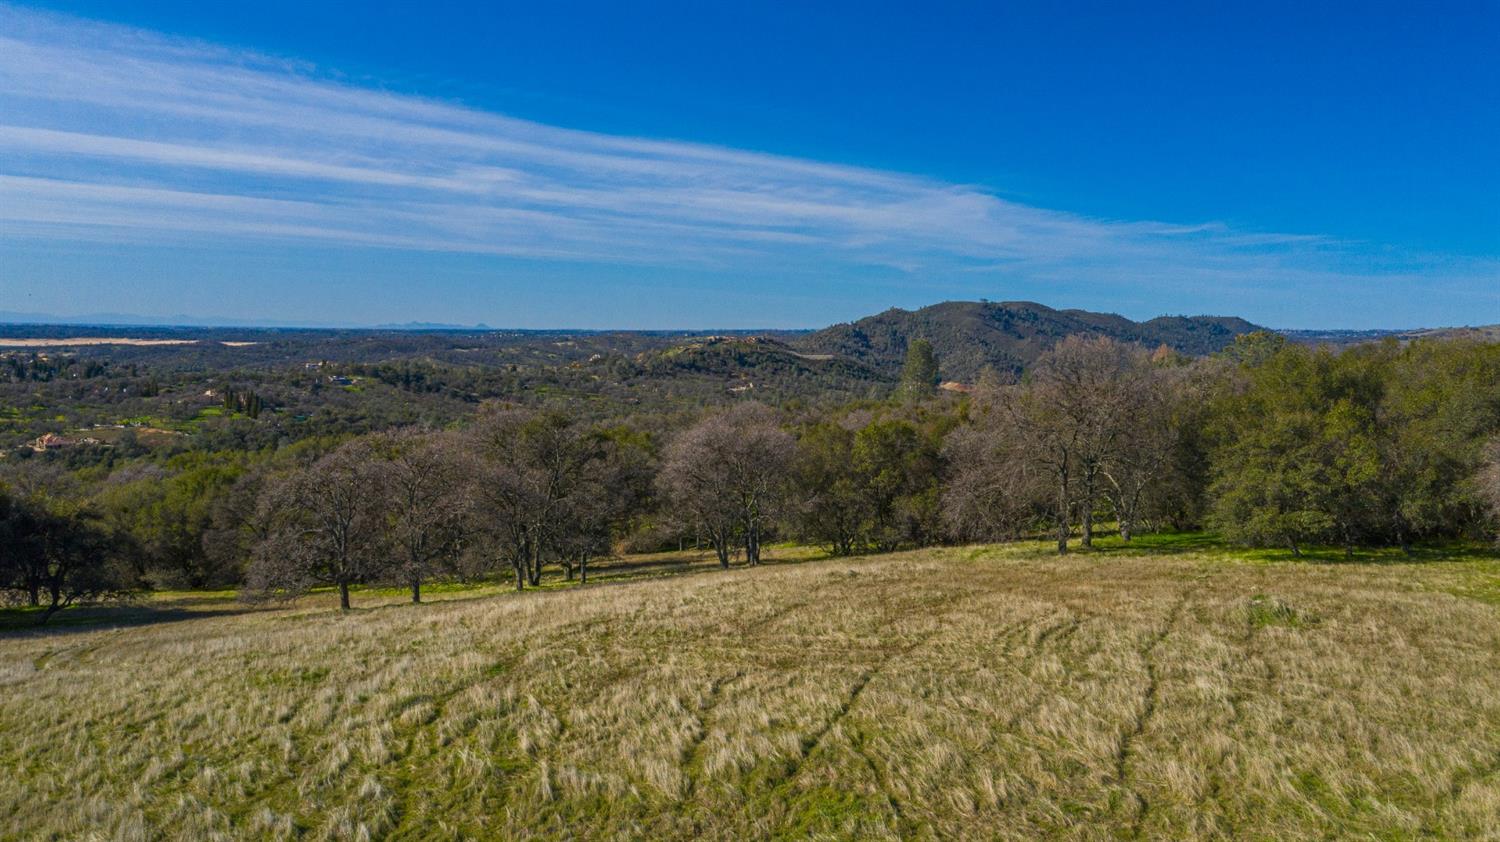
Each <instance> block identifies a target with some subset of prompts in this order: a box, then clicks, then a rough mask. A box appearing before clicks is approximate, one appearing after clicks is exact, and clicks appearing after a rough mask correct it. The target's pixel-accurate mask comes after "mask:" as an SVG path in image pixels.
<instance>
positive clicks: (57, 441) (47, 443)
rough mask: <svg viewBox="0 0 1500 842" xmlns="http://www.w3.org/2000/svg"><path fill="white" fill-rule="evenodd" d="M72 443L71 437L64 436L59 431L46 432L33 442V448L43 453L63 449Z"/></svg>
mask: <svg viewBox="0 0 1500 842" xmlns="http://www.w3.org/2000/svg"><path fill="white" fill-rule="evenodd" d="M72 443H73V441H72V440H71V439H68V438H64V437H63V436H60V435H58V434H57V433H44V434H43V435H41V436H38V437H37V438H36V440H35V441H33V442H32V443H31V449H32V450H35V451H36V452H37V453H42V452H44V451H47V450H62V449H63V448H65V447H67V446H68V445H70V444H72Z"/></svg>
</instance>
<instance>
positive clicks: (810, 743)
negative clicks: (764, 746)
mask: <svg viewBox="0 0 1500 842" xmlns="http://www.w3.org/2000/svg"><path fill="white" fill-rule="evenodd" d="M1011 596H1012V595H1011V594H1008V593H997V592H985V593H978V594H970V595H969V596H966V597H963V598H960V599H958V600H957V601H950V600H948V599H947V596H946V595H940V596H937V597H934V598H933V599H930V600H924V601H922V602H920V603H917V604H916V605H913V606H911V607H909V608H907V609H906V610H905V611H903V612H902V613H901V614H899V615H897V619H898V620H904V619H907V618H909V617H912V616H915V615H916V614H917V613H918V612H919V611H921V610H922V609H924V608H931V607H935V606H937V605H947V606H948V608H947V610H946V611H943V612H942V613H941V614H939V615H937V617H936V619H934V620H933V625H932V628H931V629H930V630H929V631H927V632H926V633H925V634H923V635H921V636H920V637H918V638H917V639H916V640H914V641H912V642H911V643H910V644H908V645H906V646H904V647H902V648H900V649H897V650H894V651H891V652H888V653H887V654H886V655H884V656H883V657H880V658H878V659H877V660H876V662H875V663H874V664H873V665H871V666H869V667H867V668H866V669H864V670H863V671H861V672H860V674H859V675H858V676H857V677H856V678H855V680H854V683H853V684H852V685H851V686H850V688H849V691H848V692H847V693H846V694H845V696H844V699H843V701H842V702H841V703H840V704H839V705H838V707H837V708H836V709H835V710H834V712H833V714H832V715H831V716H830V717H829V718H828V719H827V720H825V721H824V723H823V725H822V726H821V727H819V728H818V729H817V730H816V731H814V732H813V733H812V734H810V735H809V736H808V737H805V738H804V739H803V740H802V748H801V751H800V752H799V754H798V755H797V756H796V757H795V758H793V759H792V761H791V763H790V764H789V766H788V768H787V770H786V771H785V772H784V773H783V774H782V775H781V776H780V777H779V779H778V781H777V783H776V784H775V785H774V787H773V789H780V788H782V787H786V786H789V785H790V784H792V783H793V782H795V781H796V780H797V778H798V776H799V775H800V774H801V773H802V770H803V768H804V767H805V765H806V763H807V761H808V760H810V759H811V758H812V756H813V754H814V753H816V752H817V751H818V750H819V749H821V748H822V746H823V741H824V740H825V739H826V738H827V736H828V734H829V733H831V732H832V731H833V730H834V728H835V727H837V726H839V725H840V724H841V723H842V722H843V721H844V720H845V719H846V718H847V717H848V716H849V713H850V712H851V711H852V710H853V709H854V707H855V706H856V705H857V704H858V703H859V700H860V698H861V697H862V696H863V694H864V692H865V689H866V688H868V687H869V685H870V683H871V682H872V681H873V680H874V679H875V678H877V677H879V676H880V675H882V674H883V673H884V672H885V671H886V670H887V669H888V668H889V667H890V666H891V665H892V664H895V663H897V662H899V661H902V660H905V659H907V658H909V657H911V655H912V654H913V653H915V652H917V651H918V650H920V649H922V648H923V647H925V646H927V645H928V644H929V643H931V642H932V641H933V640H934V639H936V638H937V637H938V635H940V634H941V633H942V632H943V631H944V630H945V629H946V627H947V625H948V622H949V620H950V619H952V618H953V617H954V616H955V615H958V614H959V613H961V612H963V611H965V610H968V609H969V607H970V604H971V603H974V602H978V601H981V600H983V599H993V598H996V597H1005V598H1009V597H1011ZM887 620H889V618H887ZM1014 625H1015V626H1017V627H1019V626H1023V625H1024V621H1018V622H1017V623H1016V624H1014ZM852 730H853V735H851V738H850V744H851V748H852V750H853V751H854V753H855V754H857V755H859V756H860V757H861V758H862V759H864V761H865V763H866V764H867V765H868V766H869V767H870V769H871V771H872V772H873V773H874V776H875V784H876V786H877V787H878V788H879V790H880V795H881V796H882V797H883V798H884V799H885V801H886V804H887V805H888V806H889V807H890V808H891V813H892V816H893V817H894V818H895V819H896V820H897V822H898V827H901V828H902V830H903V832H905V829H906V828H905V826H906V825H908V824H909V823H910V819H909V818H907V817H906V815H905V813H904V811H903V810H902V809H901V806H900V803H899V801H898V800H897V799H896V797H895V795H894V793H892V792H891V787H890V781H889V777H888V776H887V775H882V774H880V772H879V771H878V764H876V763H875V762H874V760H873V759H872V758H871V757H870V756H869V754H868V753H867V752H866V751H865V750H864V748H863V743H864V735H863V732H862V731H860V730H859V729H857V728H855V729H852Z"/></svg>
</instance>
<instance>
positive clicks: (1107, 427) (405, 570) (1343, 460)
mask: <svg viewBox="0 0 1500 842" xmlns="http://www.w3.org/2000/svg"><path fill="white" fill-rule="evenodd" d="M936 372H937V361H936V360H935V358H934V357H933V355H932V349H931V346H930V345H926V346H924V345H922V344H921V343H913V346H912V349H911V352H910V353H909V355H908V363H907V368H906V371H905V373H904V374H903V377H902V379H901V386H900V388H899V389H898V390H897V391H896V393H895V394H894V395H892V396H890V397H889V398H885V399H871V400H863V401H859V402H856V403H850V404H844V405H842V406H838V407H826V406H819V407H814V406H807V405H804V404H801V403H800V402H796V401H788V402H786V403H783V404H782V405H780V406H771V405H767V404H765V403H760V402H755V401H752V400H748V399H741V400H740V401H738V402H734V403H731V404H729V405H728V406H727V407H726V406H721V407H718V408H709V409H695V408H693V407H692V406H691V405H688V406H685V407H683V408H681V409H679V410H676V411H673V412H670V413H662V412H658V413H646V414H633V415H629V416H613V415H610V414H607V413H605V414H601V413H582V412H577V411H563V410H561V409H559V408H557V407H548V406H546V405H542V406H526V405H520V404H515V403H489V404H484V405H483V406H482V407H481V408H480V409H479V411H477V412H476V413H472V414H471V415H470V416H469V417H468V418H467V419H465V420H463V421H461V422H460V423H457V424H445V425H442V426H437V425H426V426H424V425H422V424H420V423H417V424H412V423H407V424H404V425H393V428H392V429H389V430H387V431H384V432H377V433H368V434H358V435H348V434H343V435H333V436H327V437H314V438H306V439H303V440H300V441H297V442H295V443H290V442H285V441H279V442H278V441H265V442H259V443H257V445H256V446H254V447H247V448H244V449H226V450H218V451H196V450H193V451H187V452H182V453H177V454H175V455H172V456H170V457H168V458H165V459H151V458H145V457H143V458H139V459H135V460H126V461H125V462H124V463H123V464H111V465H90V466H84V467H81V468H76V469H75V470H71V471H69V470H64V469H63V467H62V465H61V464H60V463H59V462H58V461H57V460H55V459H43V458H41V457H38V458H36V459H30V460H25V461H17V460H9V462H10V464H8V465H7V466H6V469H5V471H4V472H3V474H0V477H3V487H4V489H5V493H4V496H3V498H0V537H3V541H0V547H3V552H4V555H3V556H0V586H3V588H4V589H5V591H6V593H8V594H10V595H11V598H12V601H13V602H18V603H22V604H30V605H36V606H38V608H45V607H47V606H50V607H51V610H54V611H55V610H57V609H58V608H60V607H63V606H65V605H68V604H72V603H75V602H78V601H81V600H89V599H95V598H101V597H105V596H109V595H112V594H118V593H124V592H129V591H131V590H133V589H136V588H141V587H161V586H170V587H205V586H225V585H248V586H249V588H250V590H252V591H253V592H255V593H260V594H267V595H277V594H297V593H301V592H304V591H305V590H307V589H308V588H311V587H317V586H328V587H333V588H335V589H337V590H338V591H339V592H340V594H341V601H342V602H343V604H345V605H347V604H348V602H349V592H350V588H351V587H353V586H355V585H359V584H366V583H387V584H393V585H400V586H402V587H405V588H408V589H409V590H410V593H411V598H412V599H413V600H414V601H417V600H420V599H421V596H422V589H423V587H424V585H425V584H426V583H429V582H431V581H433V580H435V579H443V578H453V577H476V576H491V577H505V578H506V579H508V580H510V581H513V582H514V584H515V587H516V588H518V589H526V588H532V587H537V586H539V585H541V584H543V581H544V578H545V576H546V575H547V571H548V570H549V569H550V570H556V571H559V575H560V576H561V578H562V579H563V580H565V581H571V580H574V579H578V580H582V581H587V579H588V575H589V564H590V562H591V561H594V560H596V559H599V558H600V557H604V556H608V555H611V554H612V553H615V552H617V551H618V550H619V548H620V547H621V546H624V545H626V544H628V545H629V546H631V547H633V548H637V549H641V548H644V549H668V548H674V547H679V546H683V545H686V544H689V543H691V544H693V545H695V546H703V547H706V548H710V549H711V550H712V551H713V553H714V555H715V556H716V558H717V559H718V561H719V563H720V564H721V565H722V566H724V567H728V566H730V565H731V564H733V563H735V562H736V561H737V560H740V561H743V562H744V563H746V564H748V565H755V564H758V563H759V562H760V560H761V558H762V553H763V548H764V547H765V546H766V545H767V544H768V543H769V542H771V541H774V540H780V539H788V540H797V541H801V542H806V543H813V544H817V545H820V546H822V547H824V548H826V549H827V551H829V552H830V553H833V554H838V555H848V554H854V553H861V552H869V551H889V550H895V549H900V548H906V547H918V546H923V545H928V544H933V543H939V542H972V541H996V540H1009V539H1014V538H1017V537H1021V536H1027V535H1033V536H1034V535H1041V534H1047V535H1050V536H1051V537H1052V539H1053V540H1054V541H1055V545H1056V547H1057V549H1058V551H1059V552H1067V551H1069V550H1070V549H1071V548H1073V547H1074V546H1083V547H1088V546H1089V545H1091V544H1092V542H1093V541H1094V540H1095V538H1096V536H1097V534H1098V531H1099V530H1100V528H1101V525H1104V526H1108V528H1110V529H1112V530H1114V531H1116V532H1117V533H1118V534H1119V536H1120V537H1121V538H1122V539H1124V540H1127V541H1128V540H1130V539H1131V538H1132V537H1133V536H1135V535H1137V534H1139V533H1141V532H1143V531H1149V530H1159V529H1192V528H1207V529H1211V530H1213V531H1215V532H1217V533H1218V534H1220V535H1221V536H1223V537H1224V538H1225V539H1227V540H1229V541H1231V542H1235V543H1239V544H1243V545H1248V546H1276V547H1285V548H1287V549H1288V550H1290V551H1291V552H1293V553H1301V552H1302V551H1303V550H1304V549H1305V548H1307V547H1309V546H1315V545H1316V546H1336V547H1342V548H1345V549H1346V550H1347V551H1350V552H1352V551H1353V550H1354V549H1355V548H1357V547H1365V546H1393V547H1407V548H1409V547H1411V546H1412V545H1413V544H1414V543H1417V542H1422V541H1432V540H1447V539H1484V538H1487V537H1492V536H1493V535H1494V530H1495V525H1496V518H1497V516H1500V439H1497V435H1500V345H1495V344H1482V343H1474V342H1460V341H1445V342H1422V341H1419V342H1413V343H1410V344H1406V345H1401V344H1398V343H1396V342H1385V343H1376V344H1369V345H1362V346H1357V347H1354V348H1351V349H1349V350H1346V351H1343V352H1334V351H1332V350H1328V349H1323V348H1312V347H1306V346H1301V345H1295V344H1289V343H1287V342H1286V341H1284V340H1283V339H1281V338H1280V337H1277V336H1274V335H1269V334H1251V335H1248V336H1245V337H1242V338H1241V339H1240V340H1239V341H1237V342H1236V343H1235V344H1234V345H1233V346H1232V347H1230V348H1229V349H1228V350H1227V351H1226V352H1224V353H1222V354H1219V355H1216V356H1214V357H1210V358H1201V359H1189V358H1185V357H1182V356H1180V355H1178V354H1175V353H1172V352H1170V351H1168V350H1166V349H1165V348H1162V349H1158V350H1157V351H1156V352H1154V353H1152V352H1149V351H1147V350H1146V349H1144V348H1141V347H1139V346H1135V345H1129V344H1124V343H1120V342H1116V341H1113V340H1110V339H1104V338H1094V339H1087V338H1079V337H1073V338H1069V339H1066V340H1064V341H1062V342H1059V343H1058V344H1057V345H1056V346H1055V347H1054V348H1053V349H1052V350H1050V351H1049V352H1048V353H1046V354H1045V355H1043V356H1042V358H1041V359H1040V360H1038V362H1037V363H1036V365H1035V366H1033V367H1032V368H1031V369H1030V370H1029V372H1028V373H1027V375H1026V376H1025V377H1024V378H1022V379H1021V380H1019V381H1018V382H1005V381H1004V380H1003V379H1002V378H1001V377H999V376H993V375H991V376H985V377H983V378H981V382H980V383H978V384H973V388H972V389H971V390H970V391H969V393H966V394H955V393H953V392H940V391H938V390H936V388H935V386H936V380H937V376H936ZM408 374H409V375H410V377H411V379H410V380H409V381H406V382H404V383H403V387H404V388H423V387H422V386H420V385H419V383H420V379H419V378H418V377H417V373H416V372H415V370H410V371H407V372H405V373H403V374H402V376H403V377H406V376H408ZM235 394H236V398H235V400H236V401H238V400H239V395H241V394H244V395H249V394H256V392H251V391H249V390H248V389H246V390H243V391H238V392H236V393H235ZM228 399H229V398H228V397H227V394H226V398H225V400H226V401H227V400H228Z"/></svg>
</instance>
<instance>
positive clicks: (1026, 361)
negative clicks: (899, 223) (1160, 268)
mask: <svg viewBox="0 0 1500 842" xmlns="http://www.w3.org/2000/svg"><path fill="white" fill-rule="evenodd" d="M1262 329H1263V328H1260V327H1259V326H1257V325H1254V324H1251V323H1250V322H1247V321H1245V320H1244V319H1241V318H1236V317H1233V316H1159V317H1157V318H1154V319H1151V320H1149V321H1144V322H1135V321H1131V320H1130V319H1127V318H1125V317H1124V316H1118V315H1115V314H1113V313H1093V312H1089V311H1087V310H1055V309H1053V308H1051V307H1048V306H1046V305H1043V304H1037V303H1035V302H1032V301H1003V302H988V301H945V302H943V303H941V304H933V305H932V306H929V307H923V308H921V309H920V310H902V309H890V310H887V311H885V312H884V313H880V314H878V315H874V316H869V317H866V318H863V319H860V320H859V321H856V322H850V323H846V324H839V325H834V326H832V327H829V328H824V329H823V330H820V331H817V332H815V333H812V334H810V335H808V336H806V337H804V338H802V339H801V340H799V341H797V342H796V345H797V347H799V348H801V349H803V350H805V351H810V352H816V353H824V354H838V355H840V356H844V357H848V358H850V359H853V360H856V361H859V362H863V363H865V364H866V365H869V366H871V367H873V368H876V369H879V370H882V371H886V372H888V373H889V372H894V371H895V370H897V369H899V368H900V366H901V363H902V360H903V359H904V358H905V355H906V347H907V344H908V343H909V342H911V341H912V340H914V339H917V338H923V339H926V340H927V341H929V342H931V343H932V345H933V349H934V350H935V351H937V355H938V362H939V365H940V367H941V372H942V376H943V377H944V378H945V379H949V380H957V381H962V382H973V381H974V379H975V378H977V377H978V376H979V373H980V372H981V371H983V370H984V369H985V368H986V367H988V368H993V369H994V370H995V371H996V372H997V373H999V374H1002V375H1004V374H1011V375H1015V374H1019V373H1020V372H1021V371H1023V370H1024V369H1025V368H1026V367H1027V366H1029V365H1030V364H1031V363H1033V362H1035V361H1036V359H1037V357H1039V356H1041V355H1042V354H1043V353H1044V352H1045V351H1047V349H1049V348H1051V347H1052V346H1053V345H1055V344H1057V342H1058V341H1060V340H1061V339H1063V338H1064V337H1067V336H1073V335H1076V334H1083V335H1088V336H1108V337H1110V338H1112V339H1118V340H1120V341H1122V342H1133V343H1135V344H1138V345H1142V346H1144V347H1148V348H1156V347H1159V346H1161V345H1166V346H1167V347H1168V348H1171V349H1172V350H1174V351H1177V352H1179V353H1183V354H1188V355H1192V356H1200V355H1204V354H1211V353H1213V352H1215V351H1218V350H1220V349H1222V348H1224V347H1225V346H1226V345H1228V344H1229V343H1231V342H1233V341H1234V338H1235V337H1236V336H1239V335H1240V334H1243V333H1250V332H1253V331H1256V330H1262Z"/></svg>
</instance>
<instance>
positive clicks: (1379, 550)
mask: <svg viewBox="0 0 1500 842" xmlns="http://www.w3.org/2000/svg"><path fill="white" fill-rule="evenodd" d="M1078 551H1079V552H1082V553H1088V554H1095V555H1104V556H1123V557H1130V556H1152V555H1161V556H1170V555H1195V556H1202V557H1208V558H1222V559H1225V560H1235V561H1251V562H1292V563H1302V564H1423V563H1433V562H1448V561H1493V560H1500V550H1497V548H1496V547H1495V546H1493V545H1491V544H1487V543H1483V542H1479V541H1443V542H1438V543H1429V544H1417V545H1413V546H1411V547H1409V548H1407V549H1404V550H1403V549H1401V548H1400V547H1355V548H1354V549H1353V551H1352V552H1350V551H1347V550H1345V549H1344V548H1343V547H1328V546H1313V547H1302V548H1301V554H1300V555H1297V554H1294V553H1293V552H1292V551H1291V550H1290V549H1285V548H1276V547H1260V548H1256V547H1242V546H1238V545H1235V544H1231V543H1229V542H1227V541H1225V540H1224V539H1223V538H1220V537H1219V536H1218V535H1216V534H1214V533H1212V532H1160V533H1146V534H1143V535H1137V536H1135V537H1134V538H1132V539H1131V540H1130V541H1129V542H1126V541H1124V540H1123V539H1121V538H1120V536H1118V535H1105V536H1096V537H1095V538H1094V546H1093V547H1092V548H1090V549H1084V548H1082V547H1080V548H1078Z"/></svg>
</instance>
